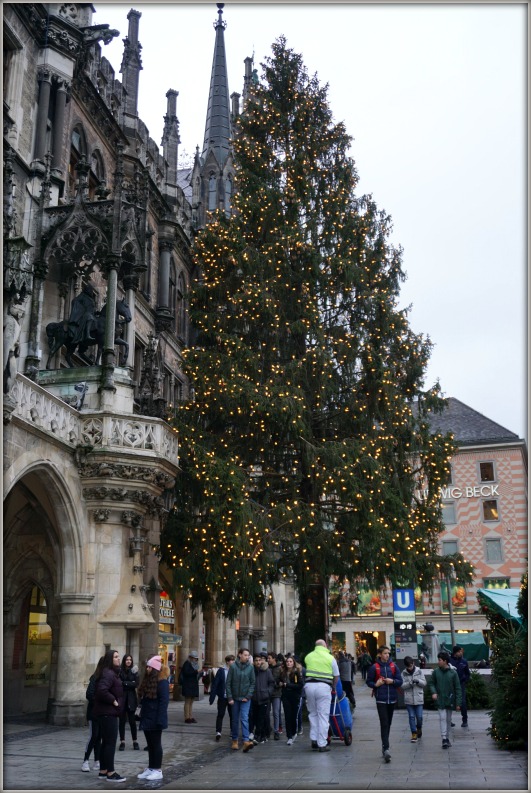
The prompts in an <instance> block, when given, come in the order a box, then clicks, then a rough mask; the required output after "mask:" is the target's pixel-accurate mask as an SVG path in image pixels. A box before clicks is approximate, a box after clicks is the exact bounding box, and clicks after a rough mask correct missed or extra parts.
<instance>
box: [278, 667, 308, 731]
mask: <svg viewBox="0 0 531 793" xmlns="http://www.w3.org/2000/svg"><path fill="white" fill-rule="evenodd" d="M303 685H304V680H303V676H302V668H301V665H300V664H299V663H297V661H296V660H295V658H294V657H293V656H292V655H290V656H287V657H286V658H285V659H284V663H283V664H282V668H281V672H280V688H281V691H282V707H283V708H284V720H285V723H286V735H287V738H288V740H287V744H288V746H291V745H292V744H293V741H294V740H295V739H296V737H297V713H298V710H299V704H300V700H301V694H302V688H303Z"/></svg>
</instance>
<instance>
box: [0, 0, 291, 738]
mask: <svg viewBox="0 0 531 793" xmlns="http://www.w3.org/2000/svg"><path fill="white" fill-rule="evenodd" d="M103 8H104V7H103ZM222 8H223V6H222V4H218V17H217V20H216V22H215V24H214V27H215V43H214V58H213V65H212V78H211V84H210V92H209V103H208V112H207V118H206V124H205V138H204V144H203V150H202V151H201V152H199V150H197V152H196V156H195V160H194V163H193V167H192V168H189V169H183V170H181V169H180V168H179V160H178V157H179V151H178V147H179V121H178V118H177V95H178V94H177V91H175V90H173V89H170V90H168V91H167V93H166V98H167V113H166V115H165V117H164V128H163V136H162V143H161V147H160V148H159V146H158V145H157V144H156V143H155V141H153V139H152V138H151V137H150V136H149V132H148V130H147V127H146V125H145V124H144V123H143V122H142V120H141V119H140V118H139V116H138V96H139V91H140V90H141V72H142V56H141V50H142V48H141V43H140V30H141V25H140V19H141V14H140V13H139V12H138V11H136V10H134V9H131V10H130V11H129V13H128V14H125V13H124V25H127V35H126V36H125V38H124V39H123V41H124V49H123V58H122V63H121V68H120V73H121V77H122V79H121V80H118V79H117V77H116V75H115V72H114V70H113V68H112V66H111V64H110V63H109V61H108V60H107V59H106V58H105V57H104V56H103V54H102V50H103V48H104V46H105V44H106V43H107V42H108V41H110V40H112V39H113V38H114V37H116V36H118V35H119V32H118V31H116V30H110V29H109V26H108V25H105V24H102V25H94V24H92V21H93V20H92V15H93V12H94V8H93V6H92V5H91V4H89V3H79V4H60V3H34V4H22V3H20V4H4V6H3V11H4V26H3V36H4V78H3V79H4V147H3V152H4V227H3V228H4V326H3V327H4V358H3V361H4V499H5V501H4V708H5V712H6V713H16V712H40V711H46V712H47V714H48V719H49V721H50V722H51V723H54V724H72V725H75V724H82V723H84V713H85V701H84V691H85V686H86V683H87V681H88V678H89V676H90V674H91V673H92V671H93V670H94V667H95V665H96V662H97V660H98V658H99V657H100V656H101V655H102V653H103V652H104V651H105V649H107V648H110V647H113V648H116V649H118V650H119V651H120V652H121V653H125V652H130V653H131V654H132V655H133V657H134V658H135V660H140V661H141V660H142V659H145V658H146V657H147V656H149V655H150V654H152V653H153V652H156V651H158V650H160V651H161V652H162V653H164V654H165V657H166V659H167V661H168V662H169V663H170V664H171V665H175V666H176V667H178V666H179V665H180V664H181V663H182V661H183V660H184V659H185V658H186V657H187V655H188V653H189V651H190V650H191V649H195V650H197V651H198V652H199V655H200V657H202V658H203V660H204V661H207V662H210V663H212V664H214V665H218V664H221V663H222V659H223V656H224V655H225V653H227V652H234V651H235V650H236V648H237V646H239V645H241V644H243V645H246V646H248V647H249V648H250V649H251V650H252V651H255V650H257V649H258V648H260V649H262V647H268V648H273V649H275V650H276V651H282V650H287V649H291V648H292V638H291V637H292V636H293V626H294V618H295V603H294V596H293V592H292V590H291V588H290V587H289V586H281V585H279V586H276V587H274V588H273V591H272V592H271V597H270V606H269V607H268V608H267V609H266V611H265V613H264V614H258V613H256V612H254V611H253V610H252V609H244V610H243V612H242V613H241V614H240V619H239V620H237V621H236V622H234V623H233V622H229V621H227V620H225V619H223V618H220V617H219V616H218V615H215V614H201V613H199V614H195V615H194V614H192V613H191V610H190V608H189V606H188V603H187V601H186V598H183V597H182V595H180V594H179V593H174V592H173V588H172V580H171V573H170V572H169V571H168V570H165V569H164V567H163V566H162V565H161V564H160V562H159V556H158V545H159V539H160V530H161V526H162V525H163V522H164V520H165V516H166V515H167V514H168V510H169V509H171V506H172V487H173V484H174V482H175V479H176V477H178V476H179V444H182V443H185V442H186V439H182V438H178V437H177V436H176V435H175V433H174V432H173V431H172V429H171V426H170V425H169V423H168V421H167V419H168V417H169V416H171V411H172V409H173V406H174V405H175V404H176V403H177V402H178V401H179V400H182V399H183V398H186V397H187V395H188V388H189V384H188V382H187V380H186V377H185V376H184V374H183V372H182V368H181V354H182V350H183V348H184V346H185V345H186V344H187V343H188V342H189V333H190V329H189V326H188V319H187V304H186V301H187V293H188V290H189V287H190V285H191V283H192V282H193V280H194V278H196V277H197V273H196V272H195V270H194V263H193V255H192V249H193V241H194V237H195V235H196V234H197V232H198V230H199V229H200V228H201V227H202V226H204V224H205V223H206V222H208V213H209V212H211V211H213V210H214V209H222V210H224V211H225V212H230V205H231V196H232V193H233V178H234V171H233V165H232V158H231V151H230V136H231V125H232V121H233V118H234V116H235V115H236V114H237V113H238V112H239V111H240V102H241V100H242V97H241V96H240V95H239V94H236V93H233V94H232V96H229V91H228V84H227V69H226V61H225V44H224V28H225V22H224V20H223V18H222ZM251 66H252V60H251V59H250V58H247V59H246V60H245V81H244V88H243V99H244V98H245V90H246V85H248V84H249V81H250V80H251V77H252V75H251ZM205 89H206V87H205Z"/></svg>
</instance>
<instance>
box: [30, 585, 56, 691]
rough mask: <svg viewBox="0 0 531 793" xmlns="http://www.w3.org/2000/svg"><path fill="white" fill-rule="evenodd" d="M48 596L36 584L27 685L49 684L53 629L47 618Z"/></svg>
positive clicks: (32, 593)
mask: <svg viewBox="0 0 531 793" xmlns="http://www.w3.org/2000/svg"><path fill="white" fill-rule="evenodd" d="M47 613H48V610H47V607H46V598H45V597H44V595H43V593H42V592H41V590H40V589H39V587H37V586H34V587H33V588H32V590H31V595H30V601H29V614H28V637H27V644H26V664H25V679H24V685H25V686H32V687H34V686H48V685H49V684H50V666H51V661H52V629H51V628H50V626H49V625H48V623H47V622H46V620H47Z"/></svg>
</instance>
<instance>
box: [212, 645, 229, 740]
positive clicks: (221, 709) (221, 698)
mask: <svg viewBox="0 0 531 793" xmlns="http://www.w3.org/2000/svg"><path fill="white" fill-rule="evenodd" d="M235 660H236V659H235V657H234V656H233V655H226V656H225V666H220V668H219V669H218V671H217V672H216V675H215V677H214V681H213V683H212V688H211V689H210V694H209V697H208V701H209V702H210V704H211V705H213V704H214V700H215V699H216V697H217V698H218V713H217V716H216V741H219V739H220V738H221V727H222V725H223V717H224V716H225V711H226V710H227V709H228V711H229V723H230V724H231V727H232V707H231V705H229V701H228V699H227V675H228V674H229V669H230V668H231V666H232V664H233V663H234V661H235Z"/></svg>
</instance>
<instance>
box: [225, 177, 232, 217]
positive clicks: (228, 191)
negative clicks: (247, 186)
mask: <svg viewBox="0 0 531 793" xmlns="http://www.w3.org/2000/svg"><path fill="white" fill-rule="evenodd" d="M231 201H232V177H230V176H227V178H226V179H225V214H226V215H227V217H228V216H229V215H230V214H231V212H232V207H231Z"/></svg>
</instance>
